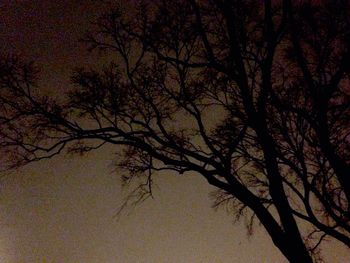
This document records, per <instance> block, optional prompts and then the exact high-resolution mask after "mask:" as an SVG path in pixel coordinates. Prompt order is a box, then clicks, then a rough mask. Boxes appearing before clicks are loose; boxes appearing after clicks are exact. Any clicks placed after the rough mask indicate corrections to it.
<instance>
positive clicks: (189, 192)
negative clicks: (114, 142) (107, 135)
mask: <svg viewBox="0 0 350 263" xmlns="http://www.w3.org/2000/svg"><path fill="white" fill-rule="evenodd" d="M98 2H100V1H93V0H61V1H57V0H5V1H4V0H2V1H0V44H1V47H2V49H3V50H2V51H1V52H9V51H10V52H16V53H20V54H21V56H23V57H24V58H26V59H31V60H35V61H36V62H37V63H38V65H39V67H40V68H41V71H42V77H43V81H41V83H42V85H43V86H45V87H46V88H45V89H47V88H49V89H50V90H54V91H55V90H67V89H68V88H69V87H68V86H67V85H68V81H67V79H69V72H70V69H71V68H72V67H74V66H81V65H84V64H88V65H92V64H93V63H94V62H95V58H94V57H87V52H86V51H85V48H84V46H83V45H81V44H79V43H78V42H77V39H78V38H79V37H80V36H81V34H83V33H84V31H85V30H87V29H88V27H89V23H88V21H89V20H92V19H93V18H94V17H95V16H96V14H98V12H99V10H100V9H101V7H100V4H99V3H98ZM101 2H102V1H101ZM111 152H113V151H111V149H103V150H100V151H97V152H94V153H92V154H90V155H89V156H87V157H83V158H78V157H74V158H72V157H71V156H65V157H59V158H54V159H52V160H49V161H46V162H40V163H36V164H33V165H30V166H28V167H26V168H25V169H22V170H20V171H18V172H17V173H13V174H11V176H7V177H5V178H4V179H3V180H2V182H1V191H0V224H1V228H0V262H3V263H13V262H18V263H19V262H25V263H35V262H56V263H61V262H67V263H77V262H78V263H80V262H81V263H99V262H111V263H112V262H117V263H134V262H141V263H142V262H144V263H153V262H160V263H162V262H165V263H168V262H169V263H172V262H193V263H216V262H217V263H232V262H235V263H250V262H252V263H255V262H268V263H271V262H276V263H277V262H286V261H285V259H283V257H282V255H281V254H280V252H279V251H277V249H276V248H274V247H273V244H272V242H271V241H270V239H269V237H267V236H266V235H265V234H264V232H263V230H261V229H260V230H259V229H257V230H256V234H254V236H252V237H250V238H249V239H248V238H247V236H246V231H245V229H244V228H243V227H242V224H235V225H233V223H232V222H233V217H232V216H230V215H227V214H226V213H225V212H224V211H217V212H215V211H213V209H211V207H210V204H211V201H210V200H209V197H208V193H209V192H210V191H212V190H213V189H212V188H210V187H209V186H207V184H206V182H204V181H203V180H201V179H200V178H198V177H197V176H196V175H195V174H192V175H188V176H184V177H178V176H175V175H174V174H161V175H159V176H158V177H157V179H158V180H157V181H156V183H157V185H158V187H157V188H156V189H155V199H154V200H149V201H147V202H146V203H144V204H142V205H140V206H138V207H136V209H134V210H132V209H129V210H127V212H126V213H124V214H123V215H122V217H121V218H120V220H118V221H117V220H116V219H115V218H114V217H113V215H114V214H115V212H116V210H117V208H118V207H119V206H120V204H121V201H122V198H123V196H125V192H126V191H127V190H122V189H121V188H120V180H119V178H118V174H117V173H116V172H112V170H113V167H112V166H111V164H112V161H113V155H111V154H110V153H111ZM128 212H130V213H129V214H128ZM242 223H243V222H242ZM331 251H334V252H335V253H331V254H332V255H331V256H329V257H328V258H331V260H330V261H329V262H333V263H337V262H338V263H341V262H347V259H348V258H349V255H350V254H349V252H347V251H346V249H345V248H341V247H336V246H335V245H333V243H329V246H328V248H326V249H325V253H330V252H331ZM45 260H46V261H45Z"/></svg>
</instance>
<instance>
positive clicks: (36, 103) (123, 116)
mask: <svg viewBox="0 0 350 263" xmlns="http://www.w3.org/2000/svg"><path fill="white" fill-rule="evenodd" d="M133 4H134V6H133V5H132V4H130V5H128V4H125V3H123V4H120V3H119V4H118V3H116V4H111V8H110V10H108V12H106V13H105V15H104V16H102V17H101V18H100V19H99V20H98V21H97V22H96V26H97V29H96V30H95V31H93V32H91V33H89V34H87V35H86V36H85V38H84V41H86V43H87V45H88V47H89V48H91V49H92V50H95V49H97V50H100V51H102V52H105V53H106V54H108V59H107V60H108V61H107V62H106V65H105V66H104V67H103V68H102V69H86V68H79V69H77V70H75V72H74V73H73V74H72V79H71V80H72V84H74V87H73V88H72V90H71V91H70V92H69V93H67V94H66V95H65V97H61V98H60V99H59V100H55V99H54V98H50V97H44V96H40V93H38V92H37V91H38V89H39V88H40V87H37V85H36V74H35V73H36V72H35V70H34V68H33V67H32V66H31V65H25V64H23V63H20V62H19V61H18V60H17V59H16V58H14V57H9V56H3V57H2V59H1V61H0V145H1V149H0V151H1V152H2V154H1V158H2V164H1V165H2V168H3V169H9V168H15V167H19V166H22V165H25V164H27V163H29V162H33V161H37V160H41V159H45V158H51V157H53V156H55V155H57V154H60V153H62V152H63V151H68V152H73V153H85V152H88V151H91V150H94V149H97V148H99V147H102V146H103V145H105V144H112V145H116V147H117V149H118V152H119V153H120V155H121V156H120V157H121V159H120V161H119V163H118V167H119V168H120V169H121V170H124V171H127V173H123V180H124V181H125V182H130V181H132V180H133V179H135V178H137V179H142V180H143V181H142V183H141V184H140V185H139V187H138V189H137V190H138V191H139V194H140V195H139V199H140V200H141V199H143V198H145V197H147V196H148V195H150V194H152V182H153V181H152V178H153V177H152V176H153V175H154V174H155V173H157V172H159V171H163V170H164V171H167V170H171V171H175V172H177V173H178V174H186V173H187V172H196V173H197V174H198V176H202V177H204V178H205V179H206V180H207V181H208V183H209V184H211V185H213V186H215V187H216V188H217V189H218V191H217V196H216V197H217V199H216V203H215V205H222V204H224V205H228V206H230V207H231V208H232V213H235V214H236V215H237V216H238V217H239V216H241V215H244V214H248V215H250V216H251V218H252V221H251V222H252V223H251V225H250V226H248V227H251V226H252V224H253V222H254V220H257V221H259V222H260V223H261V225H262V226H263V227H264V228H265V229H266V231H267V233H268V234H269V235H270V236H271V239H272V241H273V243H274V244H275V245H276V246H277V247H278V248H279V249H280V251H281V252H282V253H283V254H284V256H285V257H286V258H287V259H288V260H289V261H290V262H298V263H299V262H314V261H318V259H319V258H318V253H317V252H318V247H319V244H320V243H321V242H322V241H324V240H325V239H326V238H327V237H332V238H334V239H336V240H337V241H338V242H340V243H343V244H345V245H346V246H348V247H349V246H350V203H349V200H350V135H349V133H350V125H349V124H350V103H349V101H350V88H349V71H350V49H349V44H350V42H349V41H350V24H349V22H350V21H349V11H350V7H349V4H348V1H326V0H324V1H290V0H283V1H282V0H281V1H268V0H265V1H241V0H231V1H230V0H203V1H196V0H178V1H166V0H156V1H139V2H137V4H135V3H133ZM4 153H6V154H4Z"/></svg>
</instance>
